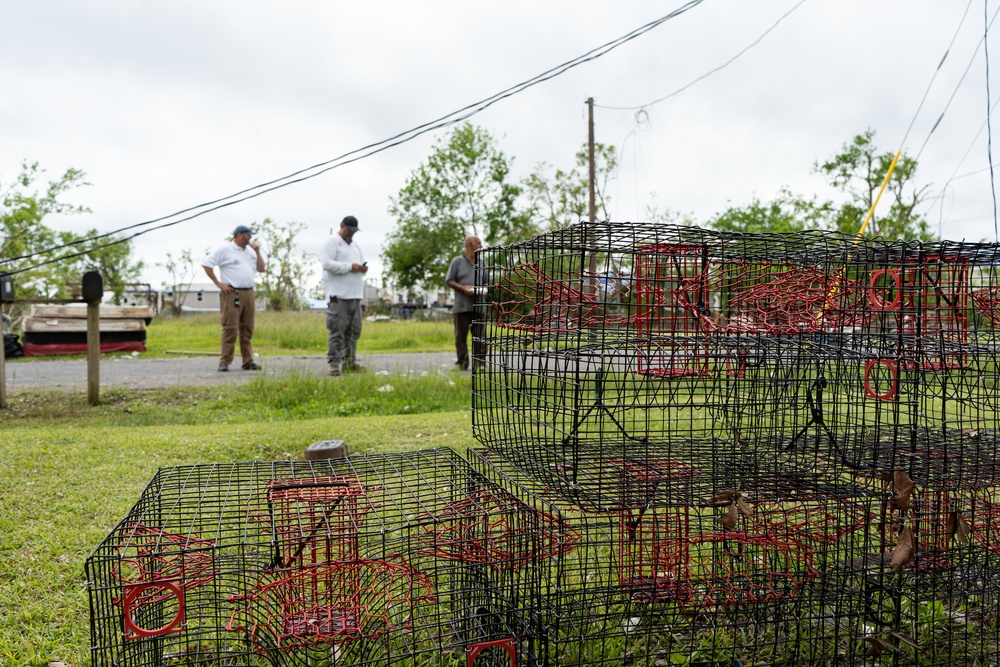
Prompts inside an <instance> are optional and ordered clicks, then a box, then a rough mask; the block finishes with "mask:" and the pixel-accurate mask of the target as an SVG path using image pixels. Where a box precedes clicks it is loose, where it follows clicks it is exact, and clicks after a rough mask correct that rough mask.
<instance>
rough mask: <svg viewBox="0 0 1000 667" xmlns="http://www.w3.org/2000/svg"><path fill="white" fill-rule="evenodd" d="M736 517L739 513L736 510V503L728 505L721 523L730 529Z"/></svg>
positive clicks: (733, 525)
mask: <svg viewBox="0 0 1000 667" xmlns="http://www.w3.org/2000/svg"><path fill="white" fill-rule="evenodd" d="M738 518H739V513H738V512H737V511H736V505H735V504H733V505H730V506H729V509H728V510H726V515H725V516H724V517H722V525H723V526H725V527H726V528H729V529H730V530H732V529H733V528H735V527H736V520H737V519H738Z"/></svg>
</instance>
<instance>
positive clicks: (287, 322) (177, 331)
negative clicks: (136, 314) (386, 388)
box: [142, 312, 455, 358]
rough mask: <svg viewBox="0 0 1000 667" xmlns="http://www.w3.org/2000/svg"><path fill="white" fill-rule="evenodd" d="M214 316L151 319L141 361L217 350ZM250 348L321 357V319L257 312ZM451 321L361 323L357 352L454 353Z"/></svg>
mask: <svg viewBox="0 0 1000 667" xmlns="http://www.w3.org/2000/svg"><path fill="white" fill-rule="evenodd" d="M219 333H220V329H219V316H218V314H216V313H198V314H192V315H183V316H181V317H157V318H156V319H154V320H153V321H152V322H151V323H150V325H149V327H148V328H147V329H146V348H147V351H146V352H145V353H144V354H143V355H142V356H144V357H150V358H151V357H163V356H170V355H167V354H166V351H167V350H183V351H190V352H212V353H215V352H218V351H219ZM253 343H254V349H255V350H256V351H257V352H260V353H261V354H263V355H302V354H308V355H313V354H326V318H325V317H324V315H323V314H322V313H314V312H286V313H271V312H261V313H257V319H256V325H255V327H254V337H253ZM454 347H455V337H454V330H453V328H452V323H451V320H444V321H441V322H424V321H417V320H407V321H388V322H365V323H364V325H363V327H362V331H361V339H360V340H359V341H358V352H360V353H361V354H375V353H379V352H447V351H449V350H452V349H454Z"/></svg>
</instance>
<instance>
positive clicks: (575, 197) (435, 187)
mask: <svg viewBox="0 0 1000 667" xmlns="http://www.w3.org/2000/svg"><path fill="white" fill-rule="evenodd" d="M893 158H894V154H892V153H886V152H880V151H879V150H878V148H877V146H876V145H875V133H874V132H873V131H872V130H867V131H865V132H862V133H861V134H859V135H857V136H855V137H853V138H852V139H851V140H850V141H848V142H847V143H845V144H844V145H843V146H842V147H841V148H840V151H839V152H838V153H836V154H835V155H833V156H832V157H831V158H829V159H827V160H824V161H820V162H816V163H815V164H814V165H813V166H812V168H813V171H815V172H816V173H819V174H821V175H823V176H824V177H825V178H826V180H827V182H828V183H829V184H830V185H831V186H833V188H834V189H835V190H836V191H838V192H839V193H841V195H842V196H841V198H840V199H839V200H838V201H833V200H827V199H820V198H819V197H817V196H809V195H803V194H798V193H794V192H792V191H791V190H789V189H787V188H783V189H782V190H781V191H780V192H779V193H778V194H777V195H776V196H775V198H774V199H772V200H770V201H767V200H761V199H758V198H754V199H753V200H752V201H751V202H750V203H748V204H744V205H739V206H729V207H727V208H725V209H723V210H722V211H720V212H719V213H717V214H715V215H714V216H712V217H710V218H708V219H707V220H701V221H698V220H695V219H693V217H692V216H690V215H683V214H680V213H678V212H677V211H675V210H672V209H665V210H660V209H658V208H657V207H656V206H655V204H654V203H650V204H648V205H647V207H646V211H645V214H646V215H645V217H646V219H647V221H651V222H676V223H680V224H699V225H701V226H705V227H709V228H713V229H718V230H724V231H739V232H794V231H802V230H805V229H830V230H839V231H842V232H846V233H851V234H855V233H857V232H858V231H859V230H860V229H861V226H862V224H863V222H864V219H865V217H866V216H867V215H868V211H869V209H870V208H871V206H872V202H874V200H875V198H876V196H877V195H878V190H879V189H880V187H881V184H882V181H883V179H884V178H885V174H886V173H887V172H888V170H889V166H890V164H891V163H892V160H893ZM511 163H512V160H511V158H509V157H508V156H507V155H506V154H505V153H504V152H503V151H502V150H500V148H499V146H498V142H497V140H496V139H495V138H494V137H492V136H491V135H490V134H489V132H487V131H486V130H485V129H483V128H480V127H476V126H473V125H472V124H468V123H467V124H465V125H462V126H460V127H457V128H455V129H454V130H453V131H452V132H451V134H450V135H449V136H447V137H446V138H444V139H442V140H440V141H439V142H438V143H437V144H435V146H434V147H433V150H432V153H431V155H430V157H428V159H427V161H426V162H424V163H423V164H421V165H420V166H419V167H417V168H416V169H414V170H413V172H412V173H411V174H410V176H409V178H408V179H407V181H406V183H405V185H404V186H403V187H402V189H400V191H399V192H398V194H397V195H396V196H395V197H393V198H391V201H390V206H389V213H390V214H391V215H392V216H393V217H394V218H395V220H396V228H395V229H394V230H393V232H392V233H391V234H390V235H389V237H388V239H387V241H386V244H385V247H384V249H383V256H382V257H383V260H384V261H385V265H386V274H387V275H386V278H387V280H389V281H391V282H392V283H393V284H395V285H396V286H397V287H400V288H403V289H413V288H417V289H433V288H435V287H437V286H440V285H442V284H443V283H444V275H445V272H446V271H447V269H448V263H449V262H450V260H451V259H452V257H454V256H455V255H456V254H458V253H459V252H460V248H461V247H462V239H463V238H464V237H465V236H466V235H468V234H475V235H477V236H479V237H480V238H481V239H482V240H483V241H484V243H485V244H486V245H495V244H507V243H513V242H516V241H520V240H525V239H528V238H531V237H533V236H535V235H537V234H538V233H540V232H545V231H550V230H553V229H557V228H560V227H564V226H567V225H569V224H572V223H576V222H579V221H581V220H585V219H587V216H588V207H589V195H588V171H589V165H588V151H587V147H586V146H584V147H583V148H582V149H581V150H580V151H579V152H577V154H576V159H575V162H574V166H573V167H572V168H570V169H558V168H557V169H553V167H552V166H551V165H549V164H547V163H542V164H539V165H538V166H536V167H535V169H534V170H533V171H532V172H531V174H529V175H528V176H527V177H526V178H524V179H522V180H521V181H519V182H516V181H514V180H513V179H512V178H511ZM595 163H596V169H595V172H596V178H595V180H596V183H595V194H596V201H597V208H598V217H599V218H600V219H603V220H606V219H608V218H609V216H608V205H609V203H610V197H609V195H608V184H609V182H610V181H612V180H613V179H614V178H615V175H616V172H617V167H618V156H617V153H616V151H615V148H614V146H607V145H603V144H597V145H596V147H595ZM916 170H917V163H916V161H915V160H913V159H911V158H909V157H907V156H905V155H903V156H901V157H900V159H899V160H898V162H897V164H896V168H895V170H894V172H893V174H892V177H891V179H890V180H889V183H888V185H887V193H886V195H884V197H885V200H884V201H885V202H886V203H885V204H883V207H882V208H880V211H877V212H876V214H875V216H874V217H873V218H872V220H871V221H870V222H869V225H868V227H867V230H866V235H867V236H869V237H875V236H881V237H884V238H887V239H890V240H895V239H901V238H905V239H911V240H923V241H928V240H931V239H932V238H933V237H932V235H931V233H930V231H929V229H930V228H929V225H928V223H927V221H926V219H925V218H924V217H923V216H922V215H921V214H920V213H918V211H917V209H918V207H919V204H920V203H921V202H922V201H923V197H924V194H925V193H926V191H927V188H928V187H929V186H918V185H917V184H916V180H915V177H916ZM654 201H655V195H651V202H654ZM890 202H891V203H890ZM886 207H887V208H886Z"/></svg>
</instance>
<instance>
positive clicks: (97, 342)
mask: <svg viewBox="0 0 1000 667" xmlns="http://www.w3.org/2000/svg"><path fill="white" fill-rule="evenodd" d="M87 402H88V403H90V405H98V404H100V402H101V302H100V301H88V302H87Z"/></svg>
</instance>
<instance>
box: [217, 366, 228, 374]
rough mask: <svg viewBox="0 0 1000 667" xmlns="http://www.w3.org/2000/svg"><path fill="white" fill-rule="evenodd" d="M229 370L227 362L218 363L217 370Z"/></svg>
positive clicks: (223, 371) (222, 371) (221, 371)
mask: <svg viewBox="0 0 1000 667" xmlns="http://www.w3.org/2000/svg"><path fill="white" fill-rule="evenodd" d="M228 370H229V364H219V372H220V373H225V372H226V371H228Z"/></svg>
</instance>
